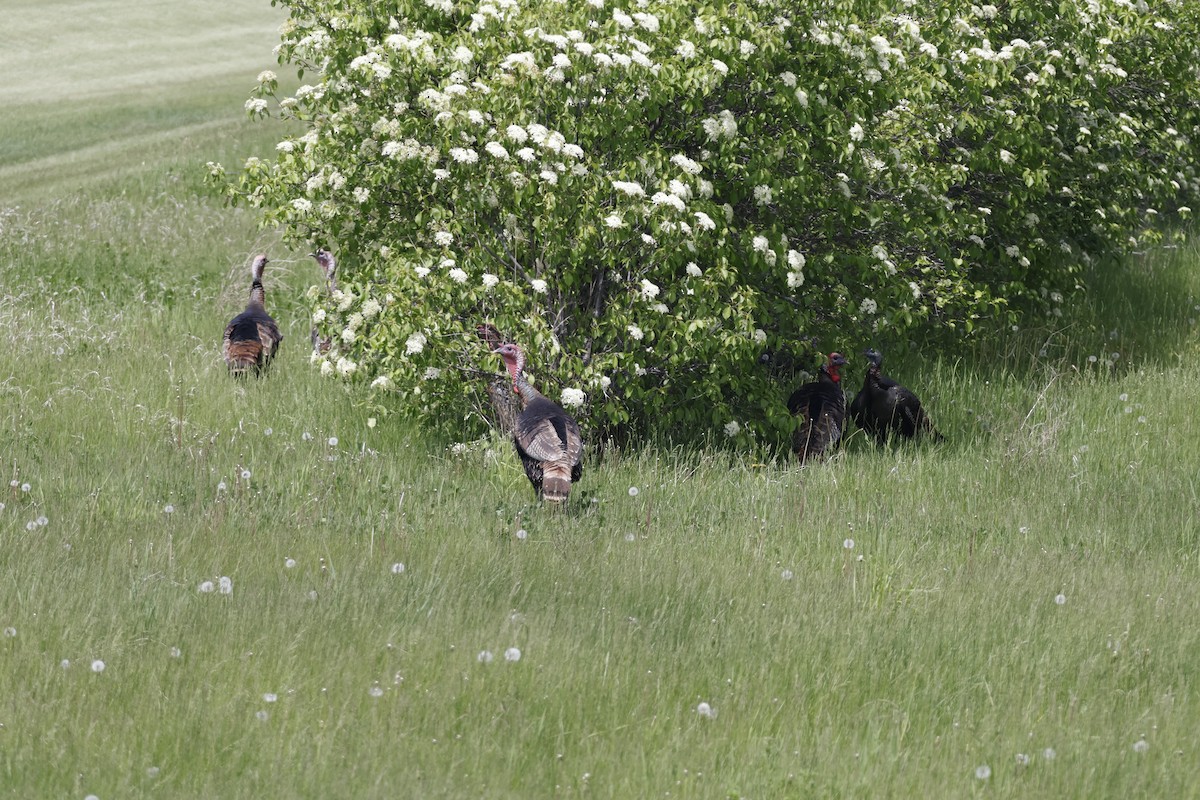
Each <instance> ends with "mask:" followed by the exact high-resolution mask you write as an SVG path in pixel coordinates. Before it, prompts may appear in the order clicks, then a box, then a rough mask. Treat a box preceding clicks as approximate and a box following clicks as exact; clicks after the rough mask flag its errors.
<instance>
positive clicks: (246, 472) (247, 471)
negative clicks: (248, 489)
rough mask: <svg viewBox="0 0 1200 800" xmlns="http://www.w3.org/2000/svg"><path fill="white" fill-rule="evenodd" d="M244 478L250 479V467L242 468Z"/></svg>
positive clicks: (245, 479)
mask: <svg viewBox="0 0 1200 800" xmlns="http://www.w3.org/2000/svg"><path fill="white" fill-rule="evenodd" d="M242 480H244V481H248V480H250V470H248V469H244V470H242Z"/></svg>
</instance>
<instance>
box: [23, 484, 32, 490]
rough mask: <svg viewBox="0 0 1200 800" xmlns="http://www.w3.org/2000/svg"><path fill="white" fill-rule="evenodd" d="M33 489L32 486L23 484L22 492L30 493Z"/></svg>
mask: <svg viewBox="0 0 1200 800" xmlns="http://www.w3.org/2000/svg"><path fill="white" fill-rule="evenodd" d="M31 488H33V487H31V486H30V485H29V484H28V483H22V484H21V491H22V492H28V491H29V490H30V489H31Z"/></svg>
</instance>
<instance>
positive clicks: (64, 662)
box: [58, 658, 71, 669]
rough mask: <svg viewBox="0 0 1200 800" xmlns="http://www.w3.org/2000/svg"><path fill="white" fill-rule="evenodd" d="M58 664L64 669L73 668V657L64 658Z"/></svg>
mask: <svg viewBox="0 0 1200 800" xmlns="http://www.w3.org/2000/svg"><path fill="white" fill-rule="evenodd" d="M58 665H59V666H60V667H62V668H63V669H70V668H71V659H69V658H64V659H63V660H62V661H60V662H58Z"/></svg>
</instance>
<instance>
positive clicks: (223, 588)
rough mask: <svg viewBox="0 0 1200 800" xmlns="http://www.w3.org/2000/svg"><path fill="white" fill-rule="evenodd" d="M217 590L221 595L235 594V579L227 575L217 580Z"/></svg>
mask: <svg viewBox="0 0 1200 800" xmlns="http://www.w3.org/2000/svg"><path fill="white" fill-rule="evenodd" d="M217 590H218V591H220V593H221V594H233V579H232V578H230V577H228V576H226V575H222V576H221V577H220V578H217Z"/></svg>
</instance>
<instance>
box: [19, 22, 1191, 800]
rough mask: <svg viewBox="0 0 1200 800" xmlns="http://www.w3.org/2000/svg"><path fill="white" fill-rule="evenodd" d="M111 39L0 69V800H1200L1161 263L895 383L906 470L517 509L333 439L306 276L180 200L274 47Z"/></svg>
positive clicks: (51, 46) (1172, 364)
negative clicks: (253, 371)
mask: <svg viewBox="0 0 1200 800" xmlns="http://www.w3.org/2000/svg"><path fill="white" fill-rule="evenodd" d="M259 6H262V7H259ZM85 8H86V11H85V10H83V9H85ZM147 8H148V7H147V6H145V5H144V4H140V3H132V2H127V3H120V2H116V1H115V0H113V1H112V2H94V3H89V4H86V7H85V6H81V5H79V4H67V3H36V4H35V3H33V2H25V3H24V6H23V7H22V8H21V10H23V11H25V12H27V13H24V14H22V13H18V14H16V18H17V19H18V20H23V22H18V23H17V24H18V25H22V26H24V27H22V28H21V29H20V30H19V31H18V33H19V34H20V35H19V36H14V37H10V42H9V44H10V48H9V49H8V50H7V51H5V52H4V53H0V71H3V72H4V73H5V74H7V75H14V74H15V75H16V80H15V82H14V81H11V80H10V81H8V82H6V85H5V86H4V87H0V97H2V98H3V99H5V100H6V101H7V102H6V114H5V115H4V117H3V118H2V119H0V134H2V135H0V288H2V292H0V326H2V328H3V331H4V334H5V339H6V341H7V342H8V346H7V347H5V348H4V350H3V352H0V456H2V457H3V464H4V467H5V471H6V473H7V475H6V476H5V477H6V478H7V480H8V481H11V484H9V485H8V486H5V484H4V483H0V502H2V503H3V504H4V505H3V508H2V509H0V565H2V568H3V574H4V576H5V580H4V581H3V584H2V585H0V631H2V634H0V660H2V663H3V666H4V669H3V670H2V671H0V698H3V700H2V701H0V742H2V743H3V747H2V748H0V795H2V796H8V797H14V798H18V797H19V798H29V797H75V798H84V797H86V796H88V795H95V796H97V797H98V798H100V800H110V798H119V797H121V798H129V797H151V796H158V797H172V798H174V797H201V796H209V797H280V798H291V797H321V798H341V797H344V798H375V797H379V798H384V797H445V798H459V797H486V798H529V797H610V798H651V797H684V798H725V797H744V798H792V797H794V798H810V797H913V796H921V795H924V796H928V797H935V798H936V797H966V796H974V795H980V796H992V797H1014V798H1015V797H1020V798H1032V797H1055V798H1062V797H1076V798H1096V797H1191V796H1198V795H1200V789H1198V788H1197V787H1198V786H1200V768H1198V767H1197V766H1196V765H1197V763H1198V761H1200V759H1198V756H1200V730H1198V729H1197V727H1196V724H1195V720H1196V719H1197V717H1198V716H1200V708H1198V707H1197V687H1196V681H1197V677H1196V675H1197V671H1196V665H1197V664H1198V663H1200V632H1198V630H1197V626H1196V624H1195V620H1196V619H1197V618H1198V617H1200V593H1198V592H1197V591H1196V581H1197V572H1198V570H1197V555H1198V543H1200V523H1198V522H1197V519H1198V517H1200V491H1198V482H1200V455H1198V454H1197V447H1196V444H1197V442H1198V441H1200V430H1198V429H1197V423H1196V415H1195V413H1194V408H1195V398H1196V397H1197V396H1200V375H1198V374H1197V372H1196V370H1195V367H1194V362H1195V358H1196V356H1197V351H1198V349H1200V329H1198V328H1197V321H1196V320H1197V317H1200V277H1197V272H1198V271H1197V266H1200V253H1198V252H1197V251H1195V250H1164V251H1161V252H1156V253H1152V254H1147V255H1142V256H1132V257H1131V258H1130V260H1129V262H1128V263H1127V265H1126V266H1125V267H1124V268H1122V269H1121V270H1114V271H1112V272H1111V273H1110V274H1109V275H1107V276H1104V277H1102V278H1100V279H1098V280H1097V282H1096V284H1095V286H1094V289H1093V291H1092V293H1091V294H1089V295H1087V296H1085V297H1082V298H1081V299H1080V300H1079V302H1078V303H1077V304H1076V305H1075V307H1074V309H1073V310H1072V311H1071V312H1070V313H1069V314H1068V315H1067V316H1066V317H1064V318H1063V319H1056V320H1053V321H1051V322H1047V323H1041V322H1038V321H1032V320H1031V321H1029V322H1028V323H1026V324H1025V325H1024V326H1023V328H1022V329H1021V330H1019V331H1004V332H1001V333H997V334H995V335H989V336H985V337H980V338H979V339H978V340H976V341H974V342H972V343H968V344H966V345H964V347H963V348H962V350H961V352H943V353H941V354H932V353H930V354H924V355H919V354H916V353H895V354H894V355H893V357H891V358H889V366H888V371H889V372H891V373H892V374H894V375H895V376H896V377H898V378H901V379H902V380H903V381H904V382H906V383H908V384H910V385H911V386H913V387H914V388H916V389H918V391H919V392H920V393H921V394H922V395H923V396H924V397H925V399H926V400H927V403H928V405H929V406H930V408H931V410H932V412H933V414H934V415H935V419H936V420H937V421H938V424H939V426H940V427H941V428H942V429H943V431H944V432H945V433H946V434H947V437H948V442H947V443H946V444H944V445H941V446H926V447H917V448H900V449H893V450H886V451H878V450H875V449H874V448H873V447H871V446H869V445H868V443H867V442H865V441H863V440H862V437H861V436H859V437H854V438H853V439H852V440H851V442H850V444H849V446H848V448H847V449H846V451H845V452H843V453H842V454H840V455H839V456H838V457H837V458H835V459H834V460H833V461H832V462H831V463H829V464H826V465H820V466H815V467H810V468H805V469H798V468H797V467H795V466H794V465H793V464H791V463H788V462H786V461H784V462H780V463H768V464H760V463H756V462H754V461H753V460H752V459H749V458H744V459H743V458H737V457H733V456H729V455H726V454H721V453H714V452H694V451H686V450H682V449H672V448H670V447H667V446H659V447H654V448H650V447H648V448H646V449H641V450H629V451H608V452H607V453H606V454H605V455H604V457H603V458H602V459H600V458H595V459H593V460H591V461H589V462H588V464H587V471H586V472H585V477H584V480H583V483H582V485H581V486H580V487H579V491H578V492H577V494H578V496H579V498H578V502H577V504H576V506H575V508H574V510H573V512H572V513H570V514H566V515H556V514H552V513H548V512H546V511H544V510H543V509H540V508H538V507H537V506H536V505H535V504H533V503H532V495H531V492H530V490H529V486H528V483H527V482H526V480H525V478H524V476H523V474H522V473H521V471H520V467H519V465H518V463H517V460H516V458H515V456H514V454H513V453H512V452H511V448H510V446H509V445H508V443H507V442H504V441H502V440H499V439H496V440H494V441H491V442H482V443H477V444H476V445H474V446H472V447H471V448H470V449H469V450H468V451H467V452H465V453H462V454H453V453H452V452H451V451H449V450H447V449H445V448H443V447H442V446H440V445H436V444H434V443H431V442H429V441H428V440H425V439H423V438H421V437H420V436H419V435H418V434H417V433H415V432H414V431H411V430H407V429H404V428H401V427H398V426H396V425H394V424H393V423H392V422H390V421H389V420H386V419H385V420H380V421H379V422H378V424H377V425H375V426H374V427H371V426H370V425H369V420H368V415H367V413H366V412H365V411H364V410H363V409H362V408H361V406H360V405H359V404H357V403H356V392H355V390H352V389H348V388H346V387H343V386H341V385H340V384H338V383H336V382H334V381H330V380H324V379H321V378H320V377H319V376H317V375H315V374H314V372H313V370H312V369H311V368H310V367H309V366H308V363H307V344H308V342H307V339H308V321H307V312H306V309H305V306H304V302H303V299H302V295H303V292H304V290H305V288H307V286H308V285H309V284H311V283H313V282H315V281H316V280H317V277H318V273H317V269H316V266H315V264H314V263H313V262H312V261H311V259H308V258H307V257H305V256H304V255H303V254H300V253H290V252H287V251H285V250H283V249H282V248H280V247H279V246H278V244H277V243H276V242H275V241H274V240H273V239H272V238H271V237H270V236H268V235H266V234H263V233H260V232H258V231H256V230H255V227H254V224H253V219H252V218H251V217H250V216H249V215H248V214H246V213H244V212H242V211H237V210H230V209H226V208H223V207H222V206H221V205H220V203H219V202H218V201H216V200H214V199H213V198H211V197H210V196H208V195H206V194H205V193H204V192H203V191H202V189H201V175H202V172H203V163H204V162H205V161H207V160H210V159H213V160H221V161H225V162H226V163H231V164H233V163H238V162H239V161H240V158H241V157H243V156H244V155H247V154H250V153H255V152H257V153H265V152H267V151H269V150H270V148H271V145H272V143H273V141H274V140H275V139H274V137H275V134H274V133H273V132H272V131H271V130H270V128H269V126H265V125H251V124H249V123H247V122H245V121H243V119H242V113H241V104H242V101H243V100H244V98H245V95H246V92H247V91H248V89H249V87H250V84H251V83H252V81H253V78H254V75H255V74H256V72H257V70H259V69H262V68H265V67H269V66H271V63H270V48H271V46H272V44H273V43H274V30H275V26H276V25H277V24H278V21H279V12H278V11H277V10H274V9H271V8H270V7H269V6H268V5H267V4H266V3H265V1H264V2H262V3H255V4H252V3H246V2H241V0H214V1H213V2H208V3H206V4H204V5H201V4H198V3H180V4H171V8H172V11H171V12H170V13H168V12H167V11H166V10H165V8H166V7H163V8H162V9H159V8H158V7H157V6H156V7H155V8H156V9H157V11H155V12H153V13H160V14H164V18H163V19H158V20H149V19H146V18H145V17H144V15H146V14H149V13H152V12H150V11H147V10H145V9H147ZM186 9H190V12H189V11H186ZM201 11H202V12H203V14H202V16H195V15H196V14H200V13H201ZM189 14H190V16H189ZM10 18H11V17H10ZM213 19H217V20H224V22H218V23H213V22H211V20H213ZM85 23H86V24H85ZM104 31H108V32H107V34H105V33H104ZM127 31H132V32H133V33H130V34H129V35H125V34H124V32H127ZM197 31H205V33H203V34H197ZM105 42H107V44H105ZM118 45H120V46H118ZM14 64H20V65H21V66H22V67H24V68H25V71H21V70H19V69H18V70H16V71H15V72H14V71H13V65H14ZM59 65H64V66H62V68H61V69H57V67H58V66H59ZM260 250H266V251H268V252H270V253H271V254H272V256H273V257H274V258H275V261H274V262H273V263H272V265H271V267H269V268H268V269H269V272H268V275H267V292H268V306H269V307H270V308H271V309H272V311H274V312H275V314H276V316H277V318H278V319H279V320H280V324H281V327H282V329H283V330H284V333H285V336H286V340H285V342H284V346H283V351H282V355H281V357H280V359H279V360H278V361H277V362H276V364H275V365H274V367H273V369H272V372H271V374H270V375H269V376H268V377H267V378H266V379H264V380H261V381H246V382H241V383H235V382H233V381H231V380H230V379H229V378H228V377H227V376H226V374H225V369H224V366H223V364H222V363H221V361H220V357H219V344H220V336H221V331H222V329H223V326H224V324H225V322H226V321H227V320H228V319H229V318H230V317H231V316H232V315H233V314H234V313H235V312H236V311H238V310H239V309H240V308H241V306H242V305H243V303H244V297H245V293H246V271H247V270H246V265H247V263H248V260H249V257H250V256H251V255H252V254H253V253H254V252H258V251H260ZM1114 353H1117V354H1119V355H1118V357H1117V358H1116V359H1114V358H1113V354H1114ZM1089 356H1095V361H1092V360H1090V359H1089ZM860 379H861V371H860V368H855V369H853V370H852V371H851V373H850V381H851V383H852V384H855V385H856V384H857V382H858V380H860ZM208 589H211V591H206V590H208ZM225 589H228V590H229V591H228V592H227V591H225ZM518 656H519V657H518ZM701 704H706V705H704V706H701ZM701 711H704V712H706V713H701Z"/></svg>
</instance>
